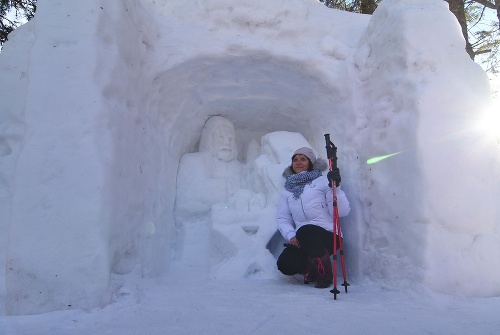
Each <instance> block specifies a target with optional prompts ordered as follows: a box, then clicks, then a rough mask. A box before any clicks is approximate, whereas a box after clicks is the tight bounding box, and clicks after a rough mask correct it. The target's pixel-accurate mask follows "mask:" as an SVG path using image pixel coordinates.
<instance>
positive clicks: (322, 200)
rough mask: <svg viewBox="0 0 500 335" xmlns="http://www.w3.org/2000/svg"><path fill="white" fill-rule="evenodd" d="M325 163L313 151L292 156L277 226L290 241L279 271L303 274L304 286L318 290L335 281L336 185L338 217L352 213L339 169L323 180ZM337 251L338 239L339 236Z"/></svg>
mask: <svg viewBox="0 0 500 335" xmlns="http://www.w3.org/2000/svg"><path fill="white" fill-rule="evenodd" d="M326 168H327V163H326V161H324V160H322V159H321V158H320V159H316V156H315V154H314V152H313V150H312V149H310V148H307V147H302V148H299V149H297V150H296V151H295V152H294V154H293V156H292V164H291V165H290V166H289V167H288V168H286V169H285V171H284V172H283V176H284V177H285V178H286V183H285V187H284V189H283V191H282V192H281V197H280V202H279V207H278V215H277V222H278V228H279V231H280V233H281V235H283V237H284V238H285V240H287V241H288V244H287V245H286V248H285V249H284V250H283V252H282V253H281V255H280V256H279V257H278V262H277V265H278V269H279V270H280V271H281V272H282V273H283V274H285V275H295V274H303V275H304V283H306V284H307V283H309V282H316V284H315V287H317V288H327V287H330V285H331V284H332V280H333V274H332V263H331V260H330V255H332V254H333V234H334V233H333V192H332V186H331V185H332V181H335V184H336V185H337V186H336V196H337V208H338V213H339V216H340V217H342V216H346V215H347V214H349V211H350V210H351V208H350V206H349V201H348V200H347V197H346V195H345V193H344V192H343V191H342V190H341V189H340V181H341V178H340V171H339V169H338V168H336V169H334V170H333V171H330V172H328V175H327V176H323V175H322V173H321V171H323V170H325V169H326ZM336 238H337V243H336V245H337V247H338V246H339V243H338V242H339V241H338V239H339V238H341V236H336Z"/></svg>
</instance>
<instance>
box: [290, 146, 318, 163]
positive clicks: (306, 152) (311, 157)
mask: <svg viewBox="0 0 500 335" xmlns="http://www.w3.org/2000/svg"><path fill="white" fill-rule="evenodd" d="M295 155H304V156H306V157H307V158H309V160H310V161H311V163H313V164H314V162H316V155H315V154H314V152H313V151H312V149H311V148H308V147H302V148H299V149H297V150H295V152H294V153H293V156H292V159H293V157H295Z"/></svg>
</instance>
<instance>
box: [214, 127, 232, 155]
mask: <svg viewBox="0 0 500 335" xmlns="http://www.w3.org/2000/svg"><path fill="white" fill-rule="evenodd" d="M211 151H212V153H214V154H215V157H217V158H218V159H220V160H222V161H224V162H230V161H232V160H233V159H235V158H236V154H237V152H236V139H235V134H234V130H233V128H231V127H228V126H226V125H220V126H218V127H217V128H215V131H214V132H213V134H212V148H211Z"/></svg>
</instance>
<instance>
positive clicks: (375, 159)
mask: <svg viewBox="0 0 500 335" xmlns="http://www.w3.org/2000/svg"><path fill="white" fill-rule="evenodd" d="M400 153H402V151H400V152H396V153H393V154H390V155H385V156H377V157H373V158H370V159H368V160H367V161H366V164H375V163H378V162H380V161H382V160H384V159H386V158H389V157H392V156H395V155H398V154H400Z"/></svg>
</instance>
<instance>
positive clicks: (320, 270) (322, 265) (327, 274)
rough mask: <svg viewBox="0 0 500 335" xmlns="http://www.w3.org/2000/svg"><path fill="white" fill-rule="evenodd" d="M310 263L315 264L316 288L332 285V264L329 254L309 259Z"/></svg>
mask: <svg viewBox="0 0 500 335" xmlns="http://www.w3.org/2000/svg"><path fill="white" fill-rule="evenodd" d="M310 262H312V263H313V264H315V266H316V269H317V274H318V275H317V277H316V285H314V287H316V288H327V287H330V285H332V280H333V274H332V262H331V261H330V254H328V252H325V253H324V254H323V256H321V257H318V258H310Z"/></svg>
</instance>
